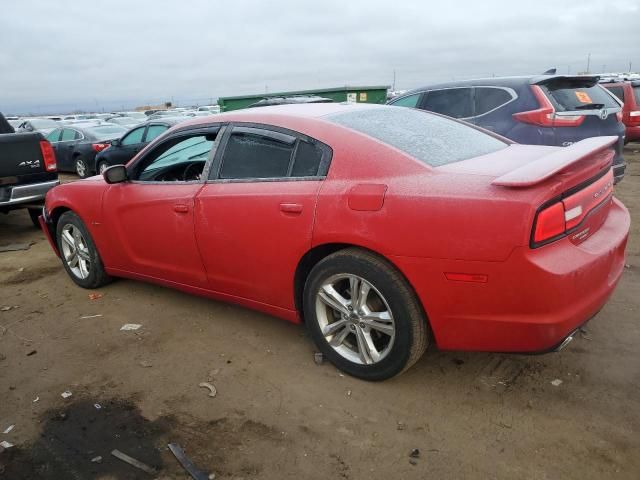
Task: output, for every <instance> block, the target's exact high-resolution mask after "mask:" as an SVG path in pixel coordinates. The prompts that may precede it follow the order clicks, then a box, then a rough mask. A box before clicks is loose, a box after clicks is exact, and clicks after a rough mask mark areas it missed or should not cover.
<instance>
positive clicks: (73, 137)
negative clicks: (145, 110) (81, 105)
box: [47, 123, 127, 178]
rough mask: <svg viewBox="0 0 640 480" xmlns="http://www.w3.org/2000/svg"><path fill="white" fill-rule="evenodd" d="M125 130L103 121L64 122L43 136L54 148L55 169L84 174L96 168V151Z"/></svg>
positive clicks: (86, 174)
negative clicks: (66, 123)
mask: <svg viewBox="0 0 640 480" xmlns="http://www.w3.org/2000/svg"><path fill="white" fill-rule="evenodd" d="M126 131H127V129H126V128H124V127H121V126H120V125H113V124H106V123H103V124H95V123H93V124H92V123H87V124H84V125H83V124H76V125H67V126H65V127H61V128H56V129H55V130H53V131H52V132H51V133H50V134H48V135H47V140H49V142H51V145H53V148H54V150H55V151H56V160H57V164H58V171H60V172H75V173H77V174H78V176H79V177H80V178H85V177H88V176H89V175H92V174H94V173H95V172H96V169H95V168H94V166H95V157H96V154H97V153H98V152H100V151H101V150H104V149H105V148H107V147H108V146H109V145H110V144H111V141H113V140H114V139H116V138H120V137H121V136H122V134H123V133H124V132H126Z"/></svg>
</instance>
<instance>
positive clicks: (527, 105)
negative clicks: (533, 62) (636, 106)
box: [388, 75, 625, 183]
mask: <svg viewBox="0 0 640 480" xmlns="http://www.w3.org/2000/svg"><path fill="white" fill-rule="evenodd" d="M598 80H599V77H597V76H564V75H540V76H534V77H496V78H485V79H480V80H464V81H459V82H449V83H440V84H437V85H431V86H428V87H422V88H417V89H415V90H411V91H409V92H406V93H404V94H402V95H401V96H399V97H396V98H394V99H392V100H390V101H389V102H388V103H389V104H390V105H398V106H404V107H412V108H420V109H423V110H429V111H431V112H436V113H440V114H443V115H447V116H449V117H453V118H458V119H460V120H464V121H466V122H469V123H471V124H474V125H477V126H479V127H482V128H486V129H487V130H491V131H493V132H496V133H498V134H500V135H502V136H504V137H507V138H509V139H511V140H513V141H514V142H517V143H524V144H529V145H554V146H563V147H564V146H567V145H571V144H572V143H574V142H577V141H579V140H582V139H584V138H588V137H598V136H604V135H615V136H618V137H619V138H620V140H619V142H618V143H617V144H616V156H615V158H614V161H613V162H614V167H613V168H614V170H613V172H614V176H615V181H616V183H617V182H619V181H620V180H621V179H622V177H623V176H624V170H625V163H624V159H623V158H622V149H623V145H624V131H625V130H624V124H623V123H622V122H621V119H622V105H621V104H620V101H619V100H618V99H616V98H615V97H614V96H613V95H612V94H610V93H609V92H608V91H607V90H605V89H604V88H602V87H601V86H600V85H598Z"/></svg>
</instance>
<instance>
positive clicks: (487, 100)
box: [474, 87, 513, 117]
mask: <svg viewBox="0 0 640 480" xmlns="http://www.w3.org/2000/svg"><path fill="white" fill-rule="evenodd" d="M512 99H513V96H512V95H511V93H510V92H509V91H508V90H505V89H503V88H490V87H476V88H475V92H474V104H475V111H474V116H476V117H477V116H478V115H484V114H485V113H488V112H490V111H492V110H495V109H496V108H500V107H501V106H502V105H504V104H505V103H508V102H510V101H511V100H512Z"/></svg>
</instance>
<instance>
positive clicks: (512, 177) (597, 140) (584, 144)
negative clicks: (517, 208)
mask: <svg viewBox="0 0 640 480" xmlns="http://www.w3.org/2000/svg"><path fill="white" fill-rule="evenodd" d="M618 140H619V138H618V137H615V136H609V137H592V138H585V139H584V140H580V141H579V142H576V143H574V144H573V145H570V146H568V147H565V148H561V149H559V150H556V151H555V152H553V153H550V154H548V155H545V156H544V157H541V158H540V159H539V160H536V161H533V162H531V163H528V164H526V165H524V166H522V167H520V168H516V169H515V170H513V171H511V172H509V173H506V174H504V175H502V176H501V177H498V178H496V179H495V180H494V181H493V182H491V184H492V185H499V186H501V187H529V186H531V185H535V184H536V183H540V182H542V181H544V180H546V179H547V178H549V177H552V176H553V175H555V174H556V173H558V172H559V171H560V170H563V169H565V168H567V167H568V166H569V165H573V164H574V163H577V162H579V161H581V160H584V159H585V158H587V157H589V156H591V155H593V154H595V153H598V152H600V151H602V150H605V149H606V148H608V147H610V146H611V145H613V144H614V143H616V142H618Z"/></svg>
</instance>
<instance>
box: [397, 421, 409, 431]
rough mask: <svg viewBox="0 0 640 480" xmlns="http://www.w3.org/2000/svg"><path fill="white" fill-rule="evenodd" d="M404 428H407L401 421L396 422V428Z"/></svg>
mask: <svg viewBox="0 0 640 480" xmlns="http://www.w3.org/2000/svg"><path fill="white" fill-rule="evenodd" d="M405 428H407V426H406V425H405V424H404V423H403V422H398V425H397V426H396V430H404V429H405Z"/></svg>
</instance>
